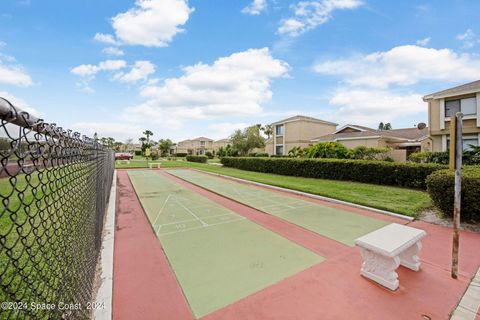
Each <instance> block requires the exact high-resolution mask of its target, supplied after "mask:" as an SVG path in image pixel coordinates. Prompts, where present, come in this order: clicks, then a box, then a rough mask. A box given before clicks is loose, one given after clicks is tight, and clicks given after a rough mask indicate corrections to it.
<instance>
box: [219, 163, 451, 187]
mask: <svg viewBox="0 0 480 320" xmlns="http://www.w3.org/2000/svg"><path fill="white" fill-rule="evenodd" d="M221 161H222V164H223V165H224V166H226V167H233V168H238V169H242V170H249V171H257V172H266V173H275V174H281V175H286V176H299V177H307V178H320V179H332V180H349V181H357V182H365V183H374V184H380V185H392V186H403V187H413V188H422V189H425V188H426V185H425V179H426V178H427V177H428V176H429V175H430V174H431V173H432V172H434V171H437V170H440V169H444V168H445V166H442V165H437V164H413V163H392V162H385V161H368V160H344V159H341V160H340V159H301V158H268V159H267V158H232V157H225V158H222V160H221Z"/></svg>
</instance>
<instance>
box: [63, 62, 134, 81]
mask: <svg viewBox="0 0 480 320" xmlns="http://www.w3.org/2000/svg"><path fill="white" fill-rule="evenodd" d="M126 65H127V63H126V62H125V61H124V60H105V61H102V62H100V63H99V64H98V65H93V64H81V65H79V66H77V67H74V68H72V69H71V70H70V72H71V73H73V74H75V75H77V76H81V77H93V76H95V75H96V74H97V73H98V72H100V71H114V70H118V69H122V68H125V66H126Z"/></svg>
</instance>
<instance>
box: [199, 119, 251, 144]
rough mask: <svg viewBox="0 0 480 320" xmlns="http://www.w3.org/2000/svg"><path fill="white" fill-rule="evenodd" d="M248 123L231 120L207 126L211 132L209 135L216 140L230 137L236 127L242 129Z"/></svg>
mask: <svg viewBox="0 0 480 320" xmlns="http://www.w3.org/2000/svg"><path fill="white" fill-rule="evenodd" d="M248 126H249V124H248V123H243V122H237V123H232V122H221V123H215V124H211V125H209V126H208V129H210V131H211V133H210V136H211V137H212V138H213V139H215V140H217V139H225V138H228V137H230V136H231V135H232V134H233V133H234V131H235V130H237V129H240V130H242V129H244V128H246V127H248Z"/></svg>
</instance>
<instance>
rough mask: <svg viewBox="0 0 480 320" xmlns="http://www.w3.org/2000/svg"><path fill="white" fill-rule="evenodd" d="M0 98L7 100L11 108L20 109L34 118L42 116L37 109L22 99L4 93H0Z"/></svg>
mask: <svg viewBox="0 0 480 320" xmlns="http://www.w3.org/2000/svg"><path fill="white" fill-rule="evenodd" d="M0 97H2V98H4V99H6V100H8V101H9V102H10V103H11V104H13V106H15V107H17V108H20V109H22V110H23V111H26V112H28V113H29V114H31V115H34V116H36V117H40V116H42V113H41V112H39V111H38V110H37V109H35V108H33V107H31V106H30V105H29V104H28V103H27V102H26V101H25V100H23V99H22V98H19V97H16V96H14V95H13V94H10V93H8V92H6V91H0Z"/></svg>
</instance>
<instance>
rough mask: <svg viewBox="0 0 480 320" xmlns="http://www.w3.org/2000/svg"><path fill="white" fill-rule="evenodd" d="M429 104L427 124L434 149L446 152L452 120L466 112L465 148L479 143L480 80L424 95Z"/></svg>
mask: <svg viewBox="0 0 480 320" xmlns="http://www.w3.org/2000/svg"><path fill="white" fill-rule="evenodd" d="M423 101H425V102H427V103H428V127H429V135H430V138H431V141H432V147H431V151H434V152H438V151H446V150H447V149H448V148H449V144H450V121H451V118H452V116H454V115H455V114H456V113H457V112H462V113H463V147H464V149H465V150H467V149H468V148H470V146H471V145H474V146H479V145H480V117H479V114H480V80H477V81H474V82H470V83H467V84H463V85H460V86H457V87H453V88H450V89H446V90H442V91H439V92H435V93H432V94H429V95H426V96H424V97H423Z"/></svg>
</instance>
